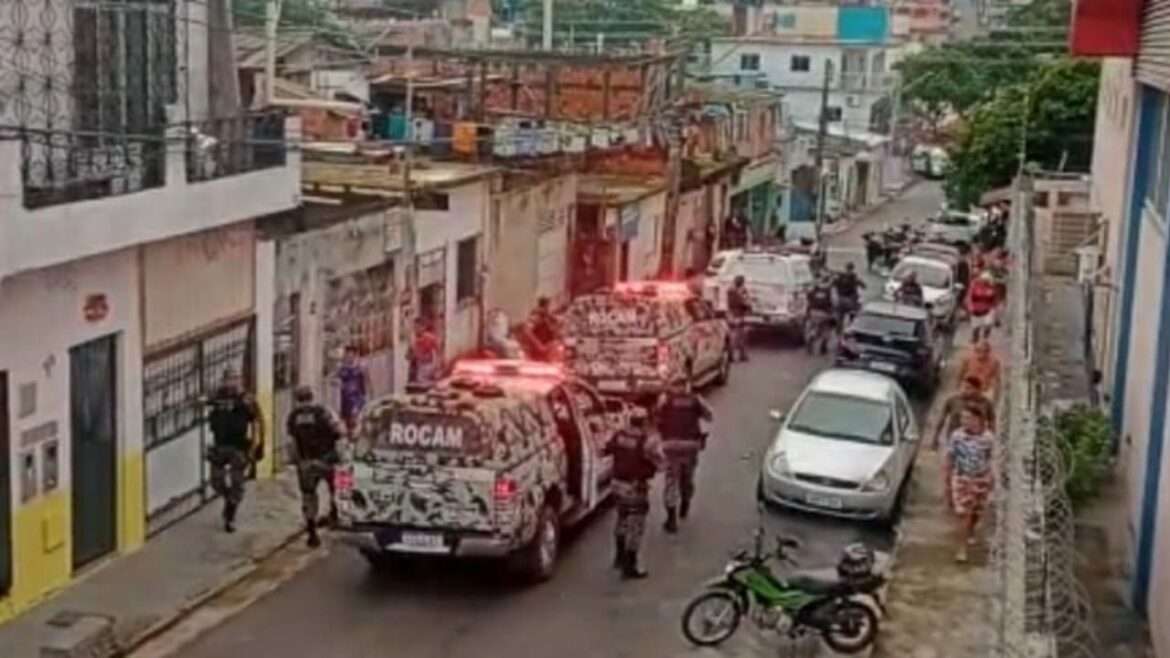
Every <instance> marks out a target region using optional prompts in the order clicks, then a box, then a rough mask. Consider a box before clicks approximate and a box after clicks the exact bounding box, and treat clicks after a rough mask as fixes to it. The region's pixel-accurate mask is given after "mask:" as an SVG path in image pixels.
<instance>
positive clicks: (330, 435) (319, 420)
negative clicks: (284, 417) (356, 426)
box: [286, 386, 345, 548]
mask: <svg viewBox="0 0 1170 658" xmlns="http://www.w3.org/2000/svg"><path fill="white" fill-rule="evenodd" d="M293 396H294V398H295V400H296V406H295V407H293V410H292V411H291V412H289V414H288V421H287V424H286V427H287V430H288V434H289V436H291V437H292V445H291V447H292V452H293V463H294V464H296V467H297V480H298V482H299V483H300V488H301V510H302V511H303V512H304V515H305V528H306V530H308V533H309V539H308V543H309V547H310V548H316V547H318V546H320V545H321V538H320V537H318V536H317V511H318V510H319V509H320V504H319V503H318V501H317V487H318V485H319V484H320V483H321V481H324V482H325V485H326V486H327V487H328V488H329V518H330V520H331V521H336V518H337V508H336V507H334V500H333V466H334V465H335V464H337V461H338V457H337V440H338V439H340V438H341V437H342V434H343V433H344V431H345V427H344V426H343V425H342V423H341V419H340V418H338V417H337V415H336V414H334V413H333V411H332V410H331V409H329V408H327V407H325V405H322V404H318V403H317V402H314V401H313V389H311V388H309V387H308V386H301V387H298V388H297V390H296V392H295V393H294V394H293Z"/></svg>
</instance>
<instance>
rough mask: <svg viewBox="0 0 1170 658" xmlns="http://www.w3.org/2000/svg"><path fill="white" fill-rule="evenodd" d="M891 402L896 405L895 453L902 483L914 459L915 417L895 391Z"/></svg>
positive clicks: (898, 480)
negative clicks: (913, 425) (912, 438)
mask: <svg viewBox="0 0 1170 658" xmlns="http://www.w3.org/2000/svg"><path fill="white" fill-rule="evenodd" d="M891 402H892V403H893V405H894V434H895V439H894V440H895V442H896V444H895V448H894V454H895V455H897V456H896V459H897V462H898V463H897V473H898V478H897V484H899V485H900V484H901V482H902V479H903V478H904V477H905V475H906V471H907V469H908V468H909V467H910V463H911V462H912V461H913V459H914V451H913V450H912V448H913V442H912V441H910V440H909V439H910V438H911V437H913V435H914V430H913V427H912V425H911V423H912V422H913V418H912V417H911V414H910V413H909V411H910V410H909V407H908V406H906V405H905V404H903V401H902V399H901V397H900V396H899V395H898V394H897V393H895V394H894V395H893V400H891Z"/></svg>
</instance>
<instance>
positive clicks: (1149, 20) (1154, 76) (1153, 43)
mask: <svg viewBox="0 0 1170 658" xmlns="http://www.w3.org/2000/svg"><path fill="white" fill-rule="evenodd" d="M1136 75H1137V79H1138V81H1139V82H1141V83H1143V84H1147V85H1151V86H1153V87H1157V88H1158V89H1161V90H1162V91H1167V92H1170V0H1148V2H1146V6H1145V9H1144V10H1143V11H1142V40H1141V50H1140V51H1139V53H1138V57H1137V68H1136Z"/></svg>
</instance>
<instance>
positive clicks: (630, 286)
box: [613, 281, 693, 297]
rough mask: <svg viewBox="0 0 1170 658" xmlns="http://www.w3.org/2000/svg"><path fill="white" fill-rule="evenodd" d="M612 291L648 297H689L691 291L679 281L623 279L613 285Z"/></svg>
mask: <svg viewBox="0 0 1170 658" xmlns="http://www.w3.org/2000/svg"><path fill="white" fill-rule="evenodd" d="M613 289H614V292H619V293H626V294H630V295H646V296H648V297H690V296H691V295H692V294H693V292H692V291H691V288H690V286H689V285H687V284H686V283H683V282H680V281H623V282H621V283H618V284H617V285H615V286H614V287H613Z"/></svg>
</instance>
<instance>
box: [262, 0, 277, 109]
mask: <svg viewBox="0 0 1170 658" xmlns="http://www.w3.org/2000/svg"><path fill="white" fill-rule="evenodd" d="M280 3H281V0H268V2H267V4H266V5H265V12H264V13H265V23H264V31H265V35H266V37H267V42H266V43H265V53H264V55H265V58H264V102H265V104H268V105H271V104H272V101H273V99H275V98H276V32H277V26H279V25H280Z"/></svg>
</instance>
